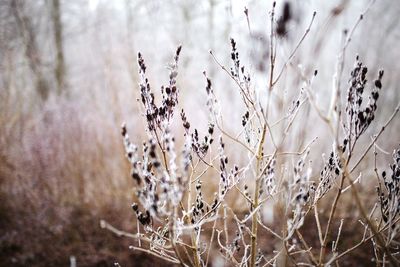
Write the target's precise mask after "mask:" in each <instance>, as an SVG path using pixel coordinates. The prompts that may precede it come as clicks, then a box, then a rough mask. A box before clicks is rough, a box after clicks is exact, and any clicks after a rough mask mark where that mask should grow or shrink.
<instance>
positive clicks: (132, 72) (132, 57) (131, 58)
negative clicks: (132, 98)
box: [125, 0, 137, 84]
mask: <svg viewBox="0 0 400 267" xmlns="http://www.w3.org/2000/svg"><path fill="white" fill-rule="evenodd" d="M132 5H133V4H132V1H131V0H125V10H126V43H127V46H128V49H127V51H128V57H127V58H128V68H129V76H130V77H131V79H132V82H133V83H134V84H136V81H137V76H136V72H137V69H136V53H135V47H134V41H133V37H134V35H133V33H134V14H133V10H134V7H133V6H132Z"/></svg>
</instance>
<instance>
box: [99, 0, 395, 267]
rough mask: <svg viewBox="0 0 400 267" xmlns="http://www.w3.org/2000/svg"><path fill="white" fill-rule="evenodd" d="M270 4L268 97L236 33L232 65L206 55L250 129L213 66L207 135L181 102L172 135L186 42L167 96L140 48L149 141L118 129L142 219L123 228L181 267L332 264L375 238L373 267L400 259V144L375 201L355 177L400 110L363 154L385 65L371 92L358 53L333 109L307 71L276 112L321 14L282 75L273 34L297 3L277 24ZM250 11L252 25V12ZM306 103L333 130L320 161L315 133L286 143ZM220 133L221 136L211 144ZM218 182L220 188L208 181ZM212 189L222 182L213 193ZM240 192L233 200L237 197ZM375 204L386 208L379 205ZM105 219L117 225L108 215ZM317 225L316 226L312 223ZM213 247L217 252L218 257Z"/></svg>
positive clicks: (142, 246) (145, 248)
mask: <svg viewBox="0 0 400 267" xmlns="http://www.w3.org/2000/svg"><path fill="white" fill-rule="evenodd" d="M274 8H275V3H274V4H273V9H272V12H271V22H272V23H273V24H274V23H276V22H277V25H278V26H277V28H275V27H273V26H271V36H270V42H271V49H270V53H271V58H270V69H269V75H268V77H269V82H268V84H269V87H268V88H267V92H266V95H267V98H264V97H261V96H260V95H261V93H259V91H258V89H256V88H255V87H254V86H253V84H252V78H251V75H250V74H249V73H248V72H247V71H246V70H247V69H248V68H245V66H244V65H243V64H242V62H241V60H240V54H239V45H238V44H237V42H236V41H235V40H234V39H231V40H230V45H231V54H230V55H231V60H232V62H231V64H232V67H231V68H228V67H225V66H224V65H222V64H221V63H220V61H219V60H218V59H217V56H216V55H215V54H214V53H213V52H212V51H210V53H211V56H212V58H213V59H214V60H215V62H216V64H218V65H219V66H220V67H221V68H222V70H223V71H225V72H226V74H227V75H228V76H229V77H230V78H231V79H232V81H233V83H234V84H235V85H236V86H237V87H238V90H239V93H240V96H241V99H242V107H243V108H244V110H245V111H244V113H242V114H243V115H242V119H241V126H242V129H241V130H240V132H239V133H237V134H232V133H230V132H229V131H228V130H227V129H226V128H224V127H223V125H224V123H223V122H224V117H223V115H222V112H221V106H222V102H223V101H222V100H220V99H218V98H217V96H216V94H215V89H214V88H213V84H212V81H211V79H210V78H209V77H208V76H207V75H206V73H205V72H204V76H205V78H206V86H205V93H206V95H207V100H206V106H207V109H208V112H209V124H208V127H207V131H206V132H205V133H201V132H199V131H198V130H197V129H193V126H194V124H193V123H191V122H190V119H189V118H188V116H187V115H186V113H185V111H184V110H183V109H182V110H181V111H180V119H181V122H182V127H181V130H180V131H177V132H174V131H173V130H172V127H171V124H172V122H173V121H174V120H176V119H177V118H176V116H175V115H176V113H177V112H178V111H177V109H178V100H179V88H178V83H177V77H178V61H179V56H180V53H181V47H180V46H179V47H178V48H177V50H176V53H175V56H174V58H173V63H172V64H171V66H170V75H169V84H168V85H167V86H165V87H161V98H162V99H161V102H160V103H159V104H158V102H157V99H156V96H155V95H156V94H155V92H154V91H153V89H152V88H151V87H150V82H149V80H148V79H147V77H146V65H145V62H144V59H143V56H142V55H141V54H140V53H139V54H138V64H139V75H140V82H139V87H140V97H141V103H142V108H143V117H144V118H145V124H146V131H147V135H148V139H147V140H146V141H144V142H143V144H142V146H137V145H135V144H133V143H132V141H131V140H130V138H129V136H128V130H127V127H126V125H125V124H124V125H123V126H122V136H123V140H124V146H125V151H126V157H127V159H128V160H129V162H130V164H131V176H132V178H133V180H134V183H135V186H134V188H135V193H136V195H135V197H136V199H137V202H135V203H133V204H132V209H133V211H134V212H135V214H136V216H137V220H138V221H139V222H140V225H141V226H140V225H139V224H138V227H137V234H135V235H133V234H128V233H126V235H127V236H130V237H133V238H135V239H136V240H137V244H135V245H132V246H131V249H133V250H138V251H141V252H146V253H149V254H151V255H153V256H155V257H159V258H162V259H164V260H166V261H168V262H171V263H174V264H180V265H181V266H207V265H209V264H210V263H211V261H214V260H215V261H216V259H217V258H218V257H220V258H222V259H223V260H224V261H225V262H226V263H227V264H228V265H229V266H251V267H253V266H268V265H273V266H276V265H278V266H283V265H293V266H294V265H296V266H297V265H304V266H331V265H333V264H338V265H339V263H340V261H341V259H342V258H343V257H344V256H349V255H351V254H352V253H353V252H355V251H356V250H357V249H360V248H361V247H362V246H364V245H366V244H369V245H370V246H372V247H373V248H374V252H375V253H374V256H373V257H374V260H375V263H376V264H377V266H381V265H385V264H390V265H393V266H396V265H398V264H399V263H400V255H399V254H398V252H397V251H398V245H399V244H398V241H397V238H398V233H399V229H400V226H399V223H398V221H399V218H400V216H399V213H400V210H399V209H400V203H399V199H400V195H399V194H400V189H399V186H400V182H399V181H400V180H399V179H400V178H399V173H400V167H399V164H400V150H396V151H395V153H394V156H393V158H394V163H393V164H392V165H391V166H390V170H391V173H392V174H391V176H389V175H388V174H387V172H383V173H382V179H383V185H384V186H382V185H380V183H379V187H378V197H377V198H376V200H375V201H374V202H373V204H375V205H372V206H371V205H370V203H363V201H362V200H361V194H363V192H362V190H363V188H362V187H361V186H360V185H359V184H358V183H357V181H358V180H359V179H361V178H360V177H362V176H363V175H364V174H365V173H367V172H366V171H363V173H359V175H358V177H359V178H357V179H353V176H354V174H355V172H356V171H357V170H358V169H357V167H358V166H359V165H360V163H361V162H364V161H366V162H368V159H367V154H368V152H369V151H370V150H371V148H372V147H373V146H374V145H375V144H376V142H377V140H378V138H379V137H380V136H381V134H382V133H383V131H384V130H385V128H386V127H387V126H388V125H389V124H390V123H391V122H392V121H393V119H394V118H395V116H396V115H397V113H398V111H399V106H397V108H396V109H395V110H394V112H393V113H392V115H391V116H390V118H389V119H388V120H387V122H386V123H384V124H383V126H382V128H381V130H380V131H379V132H378V133H377V134H375V135H372V141H371V142H370V144H369V145H368V146H367V147H366V148H365V150H364V151H363V152H362V153H361V154H355V152H354V151H355V148H356V147H357V144H358V142H359V140H360V138H361V137H362V136H363V135H370V133H369V132H368V131H367V130H368V128H369V126H371V125H372V124H373V123H374V120H375V117H376V112H378V105H379V103H378V98H379V94H380V91H381V90H382V91H383V89H382V87H383V70H381V71H379V72H378V75H377V76H378V77H377V79H376V80H375V81H374V82H373V88H372V90H371V92H370V93H367V92H366V91H367V90H368V86H369V83H368V81H367V67H366V66H365V65H364V64H362V63H361V61H360V58H359V57H358V56H357V57H356V63H355V66H354V69H353V70H352V71H351V73H350V80H349V85H348V90H347V98H346V99H341V98H340V88H339V87H340V86H339V87H338V88H337V90H338V91H337V92H336V93H338V95H339V97H338V95H337V94H333V96H332V102H333V104H332V105H331V108H330V109H329V110H327V111H322V110H320V109H319V108H318V105H317V103H315V96H314V94H315V93H314V92H313V91H312V90H311V86H312V81H313V80H314V79H317V73H318V72H317V71H314V72H313V73H312V74H311V75H307V74H302V76H301V78H302V79H303V80H304V83H303V85H304V86H303V87H300V88H298V95H297V96H294V97H293V98H292V99H290V100H289V102H288V103H286V104H287V105H286V106H285V107H284V108H283V109H282V110H281V112H280V113H279V112H270V110H269V109H270V108H271V106H270V105H271V104H270V101H271V100H270V99H271V96H272V93H273V92H274V90H276V89H274V88H275V86H276V85H277V83H278V82H279V80H280V79H281V77H282V73H283V72H284V71H285V70H286V68H287V66H288V64H289V62H290V61H291V60H292V58H293V56H294V54H295V53H296V51H297V50H298V48H299V46H300V45H301V43H302V42H303V40H304V39H305V37H306V36H307V34H308V33H309V31H310V27H311V26H312V24H313V21H314V17H315V16H316V14H315V13H314V14H313V16H312V19H311V22H310V25H309V27H308V28H307V29H306V31H305V34H304V35H303V36H302V38H301V39H300V40H299V42H298V44H297V45H296V46H295V48H294V50H293V51H292V53H291V54H290V56H289V58H288V59H287V61H286V62H284V63H283V64H281V65H282V66H283V68H282V70H281V71H280V72H278V73H277V74H276V73H275V72H274V68H275V65H276V57H275V55H274V53H275V52H274V50H275V48H274V47H275V42H276V41H277V38H278V37H279V36H283V35H285V34H286V23H287V22H288V21H289V20H290V18H291V11H290V6H289V5H288V4H287V5H285V6H284V11H285V12H284V15H283V17H281V18H279V19H278V21H276V20H275V17H274V14H275V12H274ZM365 12H366V11H365ZM365 12H364V13H365ZM364 13H363V14H364ZM245 14H246V17H247V19H248V21H249V14H248V10H247V9H245ZM363 14H362V15H361V16H360V17H359V19H358V20H357V22H356V25H357V24H358V23H359V21H360V20H361V19H362V18H363ZM249 28H250V27H249ZM352 33H353V31H351V32H350V34H349V35H348V36H347V39H346V42H345V43H344V46H343V50H342V52H341V53H342V55H341V56H340V57H339V59H338V60H339V62H338V66H343V64H344V52H345V50H346V47H347V45H348V42H350V39H351V34H352ZM341 72H342V71H341V69H339V70H338V73H336V75H335V77H336V79H340V75H341ZM338 75H339V77H338ZM308 76H309V77H308ZM366 94H368V101H366V98H367V97H365V95H366ZM341 101H345V105H341ZM306 106H309V107H310V108H312V110H313V111H315V115H316V116H317V117H320V118H321V119H322V121H323V122H324V123H325V124H326V125H327V126H328V127H329V129H330V130H331V134H332V136H333V137H334V138H333V139H332V143H331V144H332V145H331V148H330V149H328V150H327V151H326V152H327V155H328V156H327V157H325V156H324V157H323V160H322V162H318V160H315V157H311V155H312V154H313V150H314V146H317V145H318V142H316V138H317V136H315V138H314V139H312V140H310V142H309V143H308V144H307V145H303V146H302V147H300V148H299V149H298V150H297V151H289V150H286V147H287V143H288V139H290V138H291V137H292V136H291V135H292V134H293V135H294V132H293V130H292V128H293V125H294V124H295V123H296V121H297V120H298V114H299V113H301V112H303V110H304V109H305V107H306ZM342 106H344V108H342ZM276 113H279V114H276ZM325 113H326V115H325ZM274 121H275V122H274ZM239 125H240V122H239ZM306 130H307V129H306ZM310 131H312V129H310ZM216 135H218V137H215V136H216ZM293 137H295V136H293ZM214 139H215V140H218V141H217V142H214ZM231 146H232V149H234V150H235V153H240V154H243V155H246V156H247V161H240V162H232V160H231V157H230V152H228V148H230V147H231ZM140 147H141V149H140ZM214 148H215V149H214ZM355 157H358V159H355ZM288 158H289V160H288ZM290 161H292V162H296V163H295V164H292V163H290ZM321 165H322V166H321ZM291 170H292V171H291ZM315 173H317V174H319V175H316V174H315ZM212 184H216V186H215V187H211V186H212ZM205 187H211V188H214V190H213V192H211V193H210V190H209V189H208V190H205ZM232 198H234V199H236V200H237V201H236V202H235V201H232ZM348 198H351V199H352V200H353V201H354V202H353V203H354V206H355V208H356V209H357V214H358V215H357V216H358V217H357V218H353V219H354V220H355V221H356V222H357V223H358V224H359V229H361V230H360V232H361V233H362V236H361V237H360V240H359V242H357V243H356V244H355V245H351V244H350V245H349V244H342V242H341V239H343V238H344V237H343V236H342V232H343V231H345V230H346V229H347V227H348V226H347V225H346V224H345V223H344V221H345V218H344V217H343V216H342V215H340V214H338V209H339V207H340V206H341V205H344V204H345V203H344V202H345V199H348ZM239 199H240V200H241V201H242V203H246V205H244V206H242V207H240V208H239V207H238V206H237V204H236V203H238V200H239ZM378 203H379V206H380V209H381V212H380V214H378V213H377V212H376V207H377V206H378ZM279 205H280V206H281V207H283V208H282V211H281V213H280V214H281V215H282V216H280V218H279V221H280V222H283V223H281V224H280V225H272V226H268V223H266V222H264V219H263V217H262V216H261V211H262V210H263V209H264V208H265V207H269V208H271V209H274V207H276V206H279ZM321 209H325V213H321ZM243 210H244V211H243ZM102 226H103V227H106V228H108V229H110V230H112V231H116V230H115V228H113V227H112V226H111V225H109V224H107V223H106V222H104V221H103V222H102ZM310 227H314V228H313V229H312V230H310V229H309V228H310ZM307 232H313V233H314V238H313V239H310V238H309V237H307ZM118 233H119V234H120V233H121V232H120V231H118ZM304 233H306V234H304ZM267 235H268V236H271V238H273V239H274V242H275V244H279V245H278V246H276V247H279V250H270V251H269V252H266V250H265V249H263V248H262V247H261V245H260V244H261V243H263V242H264V241H263V240H262V237H265V236H267ZM309 235H310V234H309V233H308V236H309ZM334 237H335V238H334ZM276 247H275V248H276ZM214 248H218V251H219V255H217V253H216V251H217V250H215V251H214Z"/></svg>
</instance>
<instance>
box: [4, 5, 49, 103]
mask: <svg viewBox="0 0 400 267" xmlns="http://www.w3.org/2000/svg"><path fill="white" fill-rule="evenodd" d="M11 10H12V13H13V15H14V17H15V20H16V22H17V27H18V32H19V33H20V35H21V38H22V42H23V46H24V50H25V56H26V58H27V60H28V65H29V68H30V69H31V71H32V73H33V75H34V79H35V84H36V90H37V92H38V93H39V95H40V97H41V99H42V100H46V99H47V98H48V96H49V85H48V82H47V81H46V79H45V76H44V74H43V70H42V59H41V55H40V51H39V49H38V41H37V39H36V31H35V27H34V25H33V22H32V20H31V18H30V17H29V16H28V15H27V12H26V2H24V1H19V0H12V1H11Z"/></svg>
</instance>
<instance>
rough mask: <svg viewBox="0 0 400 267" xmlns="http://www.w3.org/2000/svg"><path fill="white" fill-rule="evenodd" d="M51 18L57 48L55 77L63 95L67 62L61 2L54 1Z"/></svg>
mask: <svg viewBox="0 0 400 267" xmlns="http://www.w3.org/2000/svg"><path fill="white" fill-rule="evenodd" d="M51 4H52V5H51V16H52V19H53V31H54V42H55V47H56V67H55V70H54V71H55V77H56V81H57V93H58V94H61V93H62V91H63V89H64V79H65V62H64V51H63V26H62V22H61V7H60V0H52V3H51Z"/></svg>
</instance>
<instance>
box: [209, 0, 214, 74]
mask: <svg viewBox="0 0 400 267" xmlns="http://www.w3.org/2000/svg"><path fill="white" fill-rule="evenodd" d="M208 2H209V5H210V10H209V11H208V32H209V37H210V38H209V40H210V44H209V45H210V47H209V49H210V50H211V51H214V48H215V38H214V9H215V0H209V1H208ZM208 71H209V76H210V77H214V74H215V62H214V60H213V59H212V57H208Z"/></svg>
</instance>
